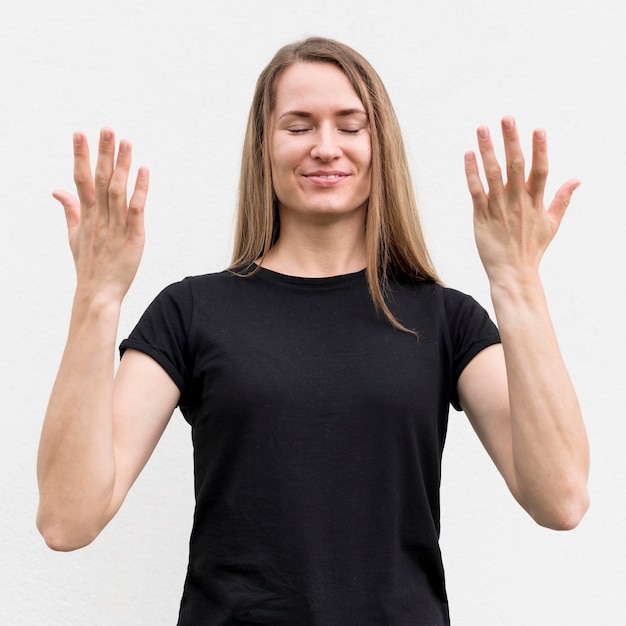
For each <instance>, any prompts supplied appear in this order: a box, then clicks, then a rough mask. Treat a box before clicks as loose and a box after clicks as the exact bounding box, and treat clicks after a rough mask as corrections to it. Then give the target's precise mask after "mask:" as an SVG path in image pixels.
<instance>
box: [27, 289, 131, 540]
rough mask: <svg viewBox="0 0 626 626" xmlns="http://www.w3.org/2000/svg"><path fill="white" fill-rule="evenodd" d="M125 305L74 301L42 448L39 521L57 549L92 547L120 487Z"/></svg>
mask: <svg viewBox="0 0 626 626" xmlns="http://www.w3.org/2000/svg"><path fill="white" fill-rule="evenodd" d="M119 310H120V303H118V302H116V301H115V300H110V299H104V298H93V297H83V296H81V295H79V294H77V296H76V297H75V300H74V306H73V310H72V318H71V322H70V330H69V336H68V341H67V345H66V348H65V352H64V354H63V358H62V361H61V365H60V368H59V372H58V375H57V378H56V381H55V383H54V387H53V389H52V393H51V396H50V401H49V404H48V409H47V411H46V416H45V420H44V425H43V429H42V434H41V442H40V448H39V456H38V464H37V474H38V481H39V490H40V504H39V511H38V516H37V523H38V527H39V529H40V531H41V532H42V534H43V535H44V538H45V539H46V542H47V543H48V545H50V546H51V547H53V548H56V549H72V548H75V547H80V546H82V545H85V544H86V543H89V542H90V541H91V540H92V539H93V538H95V536H96V535H97V534H98V532H99V531H100V530H101V529H102V527H103V526H104V525H105V524H106V522H107V521H108V519H109V515H108V510H109V508H110V504H111V500H112V497H113V490H114V487H115V458H114V447H113V409H112V405H113V372H114V362H115V341H116V334H117V326H118V321H119Z"/></svg>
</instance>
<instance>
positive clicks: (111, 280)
mask: <svg viewBox="0 0 626 626" xmlns="http://www.w3.org/2000/svg"><path fill="white" fill-rule="evenodd" d="M131 152H132V149H131V144H130V142H129V141H126V140H124V139H123V140H121V141H120V144H119V149H118V154H117V159H116V157H115V135H114V133H113V131H112V130H111V129H110V128H103V129H102V131H101V132H100V143H99V146H98V161H97V163H96V169H95V174H94V176H92V174H91V165H90V162H89V146H88V144H87V139H86V137H85V136H84V135H83V134H82V133H74V182H75V184H76V191H77V194H78V198H75V197H74V196H73V195H72V194H71V193H69V192H67V191H62V190H56V191H54V193H53V194H52V195H53V196H54V197H55V198H56V199H57V200H58V201H59V202H60V203H61V204H62V205H63V208H64V209H65V217H66V221H67V229H68V238H69V242H70V248H71V250H72V255H73V257H74V263H75V265H76V276H77V291H78V292H80V293H82V294H84V295H87V296H89V297H93V296H95V295H97V294H103V295H107V296H109V295H110V296H112V297H115V298H123V296H124V295H125V294H126V292H127V291H128V288H129V287H130V285H131V283H132V281H133V279H134V277H135V274H136V272H137V268H138V267H139V262H140V260H141V255H142V252H143V246H144V240H145V234H144V224H143V212H144V206H145V202H146V195H147V193H148V180H149V175H148V170H147V169H146V168H144V167H142V168H139V171H138V173H137V180H136V182H135V188H134V191H133V193H132V196H131V198H130V202H128V201H127V192H126V188H127V184H128V176H129V171H130V165H131Z"/></svg>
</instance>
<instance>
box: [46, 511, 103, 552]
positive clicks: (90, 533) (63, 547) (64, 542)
mask: <svg viewBox="0 0 626 626" xmlns="http://www.w3.org/2000/svg"><path fill="white" fill-rule="evenodd" d="M37 529H38V530H39V533H40V534H41V536H42V537H43V540H44V541H45V543H46V545H47V546H48V548H50V549H51V550H54V551H55V552H72V551H73V550H78V549H80V548H84V547H85V546H88V545H89V544H90V543H91V542H92V541H94V539H95V538H96V537H97V536H98V535H99V534H100V531H99V530H93V529H92V530H89V529H86V528H74V527H73V525H70V524H67V523H63V522H53V521H49V520H47V519H46V518H45V516H44V515H42V514H41V513H40V514H38V515H37Z"/></svg>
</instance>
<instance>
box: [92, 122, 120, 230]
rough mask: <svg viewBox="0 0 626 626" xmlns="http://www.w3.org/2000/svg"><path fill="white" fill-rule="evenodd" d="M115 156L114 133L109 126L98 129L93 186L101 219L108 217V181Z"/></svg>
mask: <svg viewBox="0 0 626 626" xmlns="http://www.w3.org/2000/svg"><path fill="white" fill-rule="evenodd" d="M114 157H115V134H114V132H113V130H112V129H111V128H103V129H102V130H101V131H100V142H99V144H98V161H97V162H96V174H95V177H94V179H95V188H96V205H97V206H98V209H99V214H100V217H101V218H102V219H105V220H108V218H109V183H110V181H111V176H112V174H113V162H114Z"/></svg>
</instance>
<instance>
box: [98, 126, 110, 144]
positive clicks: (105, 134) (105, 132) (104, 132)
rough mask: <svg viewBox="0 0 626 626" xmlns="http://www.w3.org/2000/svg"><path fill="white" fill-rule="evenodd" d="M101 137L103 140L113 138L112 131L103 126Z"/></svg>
mask: <svg viewBox="0 0 626 626" xmlns="http://www.w3.org/2000/svg"><path fill="white" fill-rule="evenodd" d="M100 137H101V138H102V141H109V139H111V131H110V130H109V129H108V128H103V129H102V130H101V131H100Z"/></svg>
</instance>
